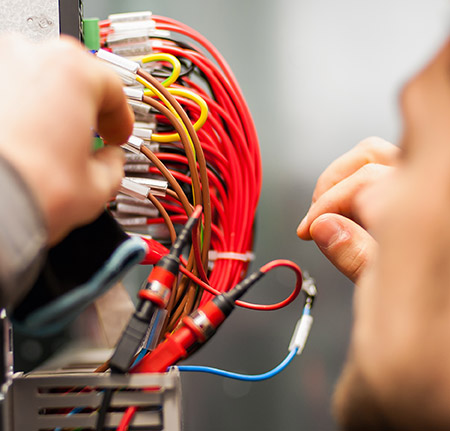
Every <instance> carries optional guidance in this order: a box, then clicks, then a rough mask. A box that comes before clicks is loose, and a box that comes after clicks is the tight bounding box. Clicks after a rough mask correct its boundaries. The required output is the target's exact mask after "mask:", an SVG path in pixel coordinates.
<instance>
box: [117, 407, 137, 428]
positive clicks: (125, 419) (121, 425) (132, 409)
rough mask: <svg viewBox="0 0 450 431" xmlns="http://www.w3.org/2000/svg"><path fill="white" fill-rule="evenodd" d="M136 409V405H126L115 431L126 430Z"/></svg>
mask: <svg viewBox="0 0 450 431" xmlns="http://www.w3.org/2000/svg"><path fill="white" fill-rule="evenodd" d="M136 411H137V407H128V408H127V409H126V410H125V413H124V414H123V416H122V419H121V420H120V422H119V426H118V427H117V431H127V430H128V427H129V426H130V424H131V420H132V419H133V416H134V414H135V413H136Z"/></svg>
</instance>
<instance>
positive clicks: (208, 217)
mask: <svg viewBox="0 0 450 431" xmlns="http://www.w3.org/2000/svg"><path fill="white" fill-rule="evenodd" d="M137 74H138V75H139V76H141V77H142V78H144V79H145V80H146V81H148V82H149V83H150V84H151V85H153V86H154V87H156V88H157V89H158V91H160V92H161V93H162V94H163V95H164V97H165V98H166V99H167V100H168V101H169V102H170V103H171V105H172V106H173V108H174V109H175V111H176V112H177V114H178V115H179V116H180V117H181V119H182V120H183V123H184V125H185V127H186V129H187V130H188V132H189V135H190V137H191V140H192V143H193V145H194V148H195V151H196V154H197V161H198V164H199V172H200V180H201V183H202V186H203V187H202V190H201V193H202V197H203V199H202V202H203V213H204V220H205V226H204V233H203V249H202V262H203V266H204V267H206V265H207V263H208V252H209V247H210V242H211V223H212V214H211V200H210V196H209V193H210V192H209V181H208V175H207V171H206V159H205V155H204V153H203V150H202V147H201V145H200V141H199V139H198V136H197V133H196V132H195V130H194V127H193V126H192V123H191V120H190V119H189V117H188V115H187V114H186V112H185V111H184V109H183V108H182V107H181V105H180V104H179V103H178V101H177V100H176V98H175V97H173V96H172V94H170V93H169V91H168V90H167V89H166V88H165V87H164V86H163V85H162V84H161V83H160V82H159V81H158V80H157V79H156V78H154V77H153V76H152V75H150V74H149V73H147V72H146V71H145V70H143V69H138V71H137ZM144 97H145V96H144ZM163 115H164V114H163ZM177 132H178V130H177ZM178 134H179V133H178ZM180 137H181V135H180ZM183 145H184V144H183ZM185 148H186V147H185ZM186 153H187V151H186ZM194 171H195V172H196V169H195V168H194V169H192V168H191V175H192V174H193V172H194Z"/></svg>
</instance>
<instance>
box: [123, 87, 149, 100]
mask: <svg viewBox="0 0 450 431" xmlns="http://www.w3.org/2000/svg"><path fill="white" fill-rule="evenodd" d="M123 92H124V93H125V96H127V97H128V98H129V99H132V100H139V101H141V100H142V96H143V95H144V91H143V90H142V89H141V88H133V87H123Z"/></svg>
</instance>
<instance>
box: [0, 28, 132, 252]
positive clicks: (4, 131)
mask: <svg viewBox="0 0 450 431" xmlns="http://www.w3.org/2000/svg"><path fill="white" fill-rule="evenodd" d="M0 53H1V54H0V58H1V64H2V67H1V69H0V94H1V95H2V97H1V98H0V119H1V122H2V127H1V129H0V155H1V156H2V157H4V158H5V159H7V160H8V161H9V162H10V163H11V164H12V165H13V166H14V167H15V168H16V169H17V170H18V172H19V173H20V174H21V175H22V177H23V178H24V180H25V182H26V183H27V184H28V186H29V187H30V189H31V191H32V193H33V194H34V196H35V197H36V201H37V204H38V206H39V208H40V209H41V211H42V214H43V217H44V220H45V223H46V225H47V229H48V240H49V244H54V243H56V242H57V241H59V240H60V239H62V238H63V237H64V236H65V235H66V234H67V233H69V232H70V231H71V230H72V229H73V228H74V227H76V226H79V225H82V224H85V223H87V222H89V221H91V220H93V219H95V217H96V216H97V215H98V214H99V213H100V212H101V210H102V208H103V205H104V204H105V202H106V201H107V200H108V199H109V198H110V197H111V196H113V194H114V193H115V191H116V190H117V188H118V186H119V184H120V180H121V178H122V176H123V163H124V162H123V154H122V150H121V149H120V148H119V147H118V145H117V144H120V143H123V142H125V141H126V139H127V137H128V136H129V134H130V133H131V131H132V124H133V115H132V113H131V112H130V110H129V108H128V106H127V104H126V99H125V96H124V93H123V90H122V84H121V82H120V80H119V78H118V77H117V76H116V75H115V74H114V73H113V72H112V71H111V70H109V69H108V67H107V66H106V65H103V64H102V63H101V62H100V61H99V60H97V59H96V58H95V57H94V56H93V55H91V54H90V53H88V52H86V51H85V49H83V47H82V46H81V45H80V44H79V43H78V42H76V41H75V40H74V39H71V38H68V37H62V38H61V39H60V40H55V41H50V42H48V43H43V44H33V43H31V42H28V41H26V40H24V39H22V38H21V37H19V36H17V35H16V36H14V37H13V36H6V37H2V38H0ZM93 130H95V131H97V132H98V133H99V134H100V135H101V136H102V137H103V138H104V139H105V140H106V141H107V142H108V144H110V145H108V146H106V147H105V148H102V149H101V150H99V151H96V152H93V151H92V139H93Z"/></svg>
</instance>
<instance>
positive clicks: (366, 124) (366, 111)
mask: <svg viewBox="0 0 450 431" xmlns="http://www.w3.org/2000/svg"><path fill="white" fill-rule="evenodd" d="M84 6H85V16H98V17H100V18H104V17H106V15H107V14H109V13H114V12H126V11H137V10H148V9H150V10H152V11H153V12H154V13H155V14H159V15H166V16H169V17H172V18H176V19H178V20H181V21H183V22H184V23H186V24H188V25H190V26H192V27H194V28H195V29H197V30H198V31H200V32H201V33H203V34H204V35H205V36H206V37H208V38H209V39H210V40H211V42H213V43H214V44H215V45H216V47H217V48H218V49H219V50H220V51H221V52H222V54H223V55H224V56H225V58H226V59H227V60H228V62H229V64H230V65H231V67H232V69H233V70H234V72H235V74H236V76H237V78H238V81H239V83H240V85H241V88H242V91H243V93H244V95H245V97H246V99H247V101H248V104H249V106H250V109H251V111H252V113H253V116H254V120H255V123H256V127H257V130H258V133H259V137H260V145H261V152H262V158H263V166H264V183H263V191H262V196H261V201H260V205H259V211H258V220H257V241H256V256H257V258H256V261H255V264H254V267H258V266H260V265H261V264H263V263H265V262H267V261H268V260H271V259H275V258H290V259H293V260H294V261H296V262H298V263H299V264H300V265H301V267H302V268H304V269H307V270H308V271H309V272H310V273H311V274H312V275H313V276H314V277H315V278H316V280H317V286H318V288H319V290H320V296H319V298H318V300H317V304H316V308H315V310H314V314H315V319H316V320H315V325H314V327H313V330H312V334H311V338H310V340H309V343H308V345H307V348H306V350H305V352H304V354H303V356H301V357H297V358H296V359H295V360H294V362H293V363H292V364H291V365H290V366H289V368H288V369H287V370H286V371H285V372H283V373H282V374H281V375H279V376H277V377H276V378H274V379H272V380H270V381H266V382H260V383H245V382H235V381H228V380H224V379H222V378H220V377H215V376H209V375H197V374H196V375H185V376H184V377H183V390H184V401H183V405H184V417H185V429H186V431H194V430H196V431H211V430H214V431H222V430H223V431H225V430H227V431H231V430H233V431H244V430H260V431H269V430H271V431H273V430H285V431H288V430H308V431H313V430H314V431H321V430H333V429H336V426H335V424H334V422H333V420H332V418H331V414H330V413H329V404H330V398H331V394H332V391H333V386H334V384H335V382H336V379H337V377H338V375H339V372H340V369H341V367H342V364H343V361H344V360H345V355H346V349H347V346H348V340H349V331H350V327H351V313H352V310H351V298H352V292H353V286H352V284H351V283H350V282H349V281H347V280H346V279H345V278H344V277H343V276H341V275H340V274H339V273H338V271H337V270H336V269H334V267H332V266H331V265H330V264H329V263H328V262H327V261H326V260H325V259H324V258H323V257H322V255H321V254H320V252H319V251H317V250H316V248H315V246H314V245H313V244H311V243H304V242H301V241H300V240H299V239H298V238H297V237H296V235H295V229H296V226H297V224H298V222H299V220H300V219H301V217H302V216H303V215H304V213H305V212H306V210H307V208H308V205H309V201H310V197H311V194H312V191H313V188H314V184H315V181H316V179H317V177H318V175H319V174H320V173H321V172H322V170H323V169H324V168H325V167H326V166H327V165H328V164H329V163H330V162H331V161H332V160H334V159H335V158H336V157H337V156H339V155H340V154H342V153H343V152H345V151H347V150H349V149H350V148H351V147H353V146H354V145H355V144H356V143H357V142H358V141H359V140H361V139H363V138H364V137H366V136H370V135H379V136H382V137H384V138H385V139H388V140H391V141H393V142H397V140H398V139H399V137H400V135H401V119H400V115H399V111H398V107H397V99H398V94H399V91H400V89H401V86H402V83H404V82H405V80H406V79H407V78H408V77H409V76H410V75H411V74H412V73H413V72H414V71H415V70H417V69H418V68H419V67H420V66H421V65H422V64H423V63H424V62H425V61H426V60H427V59H428V58H429V57H430V56H431V55H432V53H433V52H434V51H435V50H436V49H437V48H438V47H439V45H440V44H441V43H442V42H443V40H444V39H445V37H446V34H447V22H448V3H447V1H445V0H422V1H419V0H413V1H411V0H409V1H408V0H396V1H394V0H379V1H376V2H375V1H367V0H366V1H362V0H343V1H335V0H297V1H295V0H278V1H268V0H227V1H225V0H222V1H220V0H208V1H205V0H203V1H202V0H190V1H186V0H168V1H148V0H146V1H140V0H129V1H123V0H95V1H94V0H85V1H84ZM292 282H293V279H292V277H291V274H289V273H288V272H287V271H286V273H285V272H283V271H279V272H276V273H274V274H272V275H270V276H268V277H266V278H265V279H264V280H263V281H262V282H261V283H260V284H259V285H258V286H257V287H256V288H254V289H253V292H251V293H250V294H249V297H251V298H252V299H254V300H255V301H256V300H258V301H261V302H264V301H267V302H269V301H274V300H276V299H280V298H282V297H284V296H285V295H286V294H287V293H288V291H289V289H290V287H291V285H292ZM299 312H300V304H299V303H297V304H296V305H293V306H291V307H289V308H288V309H285V310H283V311H278V312H272V313H261V312H252V311H245V310H238V311H237V312H236V313H235V314H234V315H233V316H232V318H230V319H229V321H228V322H227V323H226V325H224V327H223V328H222V329H221V330H220V333H219V334H217V336H216V337H215V338H214V339H213V340H212V341H211V342H210V344H209V345H207V346H205V348H204V349H203V350H201V351H200V352H198V353H197V354H196V355H195V356H194V357H193V358H192V359H191V360H189V361H188V362H190V363H196V364H206V365H212V366H217V367H223V368H225V369H230V370H239V371H243V372H248V373H258V372H262V371H265V370H268V369H270V368H272V367H273V366H274V365H275V364H277V363H278V362H279V361H280V360H281V359H282V358H283V357H284V356H285V354H286V352H287V345H288V342H289V340H290V336H291V333H292V330H293V327H294V324H295V322H296V320H297V318H298V315H299Z"/></svg>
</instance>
